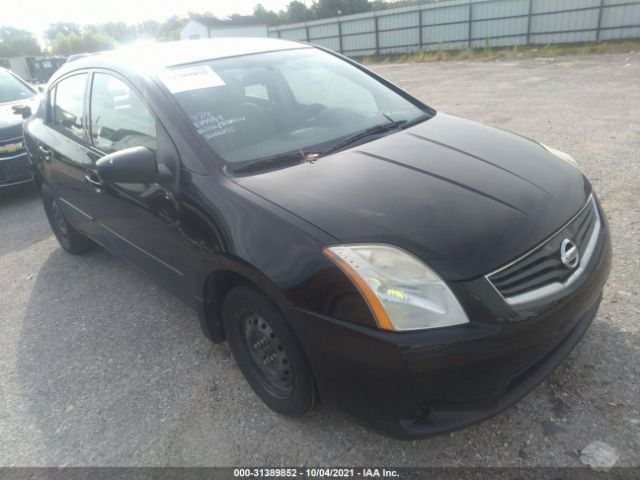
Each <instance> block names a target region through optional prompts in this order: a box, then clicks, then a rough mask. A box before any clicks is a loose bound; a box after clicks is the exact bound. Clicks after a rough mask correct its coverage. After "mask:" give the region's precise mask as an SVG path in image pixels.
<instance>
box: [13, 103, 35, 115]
mask: <svg viewBox="0 0 640 480" xmlns="http://www.w3.org/2000/svg"><path fill="white" fill-rule="evenodd" d="M11 109H12V110H13V113H15V114H16V115H22V118H29V117H30V116H31V107H30V106H29V105H14V106H13V107H11Z"/></svg>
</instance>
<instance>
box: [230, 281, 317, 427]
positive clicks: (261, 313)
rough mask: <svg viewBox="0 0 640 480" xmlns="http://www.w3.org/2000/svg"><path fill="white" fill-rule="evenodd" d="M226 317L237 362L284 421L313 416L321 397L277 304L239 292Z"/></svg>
mask: <svg viewBox="0 0 640 480" xmlns="http://www.w3.org/2000/svg"><path fill="white" fill-rule="evenodd" d="M222 315H223V321H224V327H225V332H226V334H227V339H228V341H229V346H230V347H231V351H232V352H233V356H234V357H235V359H236V362H237V363H238V366H239V367H240V369H241V370H242V373H243V374H244V376H245V377H246V379H247V381H248V382H249V384H250V385H251V387H252V388H253V390H254V391H255V392H256V393H257V394H258V396H260V398H261V399H262V400H263V401H264V402H265V403H266V404H267V405H268V406H269V407H270V408H272V409H273V410H275V411H276V412H278V413H281V414H283V415H288V416H292V417H296V416H302V415H304V414H306V413H308V412H309V411H311V410H312V408H313V406H314V403H315V397H316V393H315V386H314V384H313V377H312V375H311V370H310V369H309V366H308V364H307V360H306V358H305V356H304V353H303V351H302V348H301V347H300V344H299V342H298V341H297V340H296V338H295V336H294V335H293V332H292V331H291V329H290V328H289V326H288V325H287V323H286V321H285V320H284V318H283V316H282V313H281V312H280V310H279V309H278V308H277V307H276V306H275V305H274V304H273V302H271V300H270V299H268V298H267V297H266V296H264V295H263V294H262V293H260V292H258V291H257V290H255V289H253V288H250V287H246V286H238V287H235V288H233V289H232V290H231V291H230V292H229V293H228V294H227V296H226V298H225V301H224V305H223V311H222Z"/></svg>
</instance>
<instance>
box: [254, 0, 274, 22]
mask: <svg viewBox="0 0 640 480" xmlns="http://www.w3.org/2000/svg"><path fill="white" fill-rule="evenodd" d="M253 16H254V17H255V18H256V22H257V23H264V24H266V25H276V24H277V23H279V18H278V14H277V13H276V12H274V11H272V10H267V9H266V8H264V6H263V5H262V4H261V3H259V4H257V5H256V6H255V8H254V9H253Z"/></svg>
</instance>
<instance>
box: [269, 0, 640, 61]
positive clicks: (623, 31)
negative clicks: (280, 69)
mask: <svg viewBox="0 0 640 480" xmlns="http://www.w3.org/2000/svg"><path fill="white" fill-rule="evenodd" d="M269 36H271V37H279V38H285V39H289V40H302V41H311V42H312V43H316V44H318V45H322V46H325V47H327V48H330V49H332V50H337V51H340V52H342V53H344V54H346V55H351V56H365V55H373V54H389V53H409V52H414V51H416V50H418V49H420V48H421V49H424V50H436V49H455V48H468V47H471V48H483V47H485V46H490V47H500V46H505V47H506V46H513V45H525V44H531V45H540V44H547V43H567V42H585V41H599V40H611V39H625V38H640V0H562V1H557V0H449V1H444V2H438V3H430V4H427V5H420V6H413V7H404V8H395V9H391V10H382V11H376V12H368V13H361V14H357V15H347V16H343V17H338V18H330V19H323V20H317V21H313V22H306V23H298V24H293V25H280V26H276V27H270V28H269Z"/></svg>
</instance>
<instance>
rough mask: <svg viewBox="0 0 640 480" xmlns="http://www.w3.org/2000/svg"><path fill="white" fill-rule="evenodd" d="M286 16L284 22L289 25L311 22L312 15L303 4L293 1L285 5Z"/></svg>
mask: <svg viewBox="0 0 640 480" xmlns="http://www.w3.org/2000/svg"><path fill="white" fill-rule="evenodd" d="M286 16H287V19H286V20H287V21H288V22H291V23H297V22H306V21H307V20H311V16H312V13H311V12H310V11H309V9H308V8H307V6H306V5H305V4H304V3H302V2H298V1H296V0H294V1H293V2H291V3H290V4H289V5H287V13H286Z"/></svg>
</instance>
